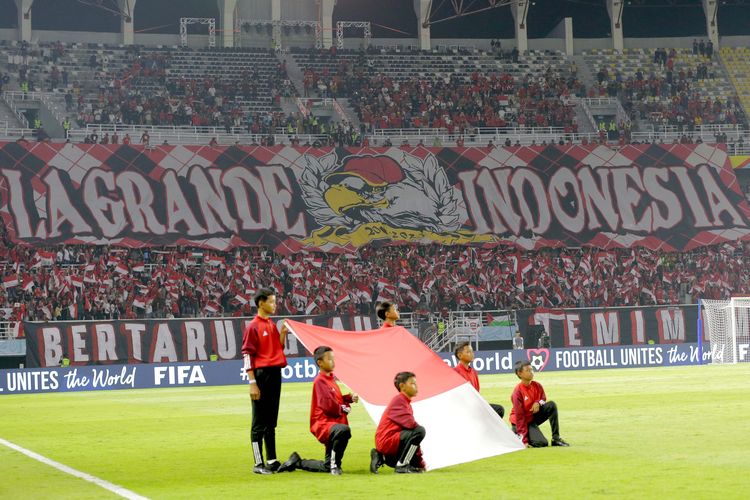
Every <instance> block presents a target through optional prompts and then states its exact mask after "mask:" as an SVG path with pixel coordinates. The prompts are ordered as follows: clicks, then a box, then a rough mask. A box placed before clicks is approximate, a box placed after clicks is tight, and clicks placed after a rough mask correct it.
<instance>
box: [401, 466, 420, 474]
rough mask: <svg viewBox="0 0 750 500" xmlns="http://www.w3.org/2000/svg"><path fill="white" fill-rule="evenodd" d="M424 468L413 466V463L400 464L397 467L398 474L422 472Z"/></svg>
mask: <svg viewBox="0 0 750 500" xmlns="http://www.w3.org/2000/svg"><path fill="white" fill-rule="evenodd" d="M422 472H424V469H420V468H419V467H413V466H411V465H400V466H398V467H396V474H421V473H422Z"/></svg>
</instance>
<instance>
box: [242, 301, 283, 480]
mask: <svg viewBox="0 0 750 500" xmlns="http://www.w3.org/2000/svg"><path fill="white" fill-rule="evenodd" d="M254 300H255V305H256V306H258V315H257V316H255V318H254V319H253V320H252V321H251V322H250V324H249V325H247V329H245V332H244V334H243V336H242V356H243V360H244V364H245V371H246V372H247V376H248V379H249V382H250V399H251V400H252V405H253V423H252V430H251V433H250V438H251V440H252V446H253V455H254V457H255V466H254V467H253V472H254V473H256V474H273V473H274V472H276V471H277V470H278V469H279V467H280V466H281V463H280V462H279V461H278V460H276V423H277V421H278V418H279V400H280V399H281V369H282V368H283V367H285V366H286V356H284V343H285V342H286V334H287V331H288V330H287V327H286V323H284V324H283V325H282V327H281V333H279V330H278V329H277V328H276V324H274V322H273V321H271V316H272V315H273V314H274V313H275V312H276V293H275V292H274V291H273V290H272V289H270V288H261V289H260V290H258V292H257V293H256V294H255V299H254ZM264 442H265V445H266V458H267V459H268V464H267V465H266V464H265V463H264V462H263V443H264Z"/></svg>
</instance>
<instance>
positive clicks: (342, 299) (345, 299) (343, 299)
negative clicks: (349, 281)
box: [336, 292, 349, 306]
mask: <svg viewBox="0 0 750 500" xmlns="http://www.w3.org/2000/svg"><path fill="white" fill-rule="evenodd" d="M348 301H349V294H348V293H346V292H345V293H343V294H341V295H340V296H339V298H337V299H336V305H337V306H340V305H341V304H343V303H344V302H348Z"/></svg>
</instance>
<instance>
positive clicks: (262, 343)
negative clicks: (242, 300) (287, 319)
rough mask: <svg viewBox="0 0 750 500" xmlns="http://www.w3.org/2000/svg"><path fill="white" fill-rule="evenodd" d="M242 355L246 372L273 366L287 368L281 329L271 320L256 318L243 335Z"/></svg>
mask: <svg viewBox="0 0 750 500" xmlns="http://www.w3.org/2000/svg"><path fill="white" fill-rule="evenodd" d="M242 355H243V359H244V361H245V371H247V370H251V369H252V370H254V369H256V368H268V367H271V366H280V367H284V366H286V356H284V346H283V345H281V338H280V336H279V329H278V328H276V323H274V322H273V321H272V320H271V319H270V318H268V319H264V318H261V317H260V316H256V317H255V318H253V320H252V321H251V322H250V324H249V325H247V328H246V329H245V332H244V333H243V335H242Z"/></svg>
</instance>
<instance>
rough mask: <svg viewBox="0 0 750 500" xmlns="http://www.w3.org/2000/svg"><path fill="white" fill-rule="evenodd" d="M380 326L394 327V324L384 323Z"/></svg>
mask: <svg viewBox="0 0 750 500" xmlns="http://www.w3.org/2000/svg"><path fill="white" fill-rule="evenodd" d="M380 328H393V325H392V324H390V323H383V326H381V327H380Z"/></svg>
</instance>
